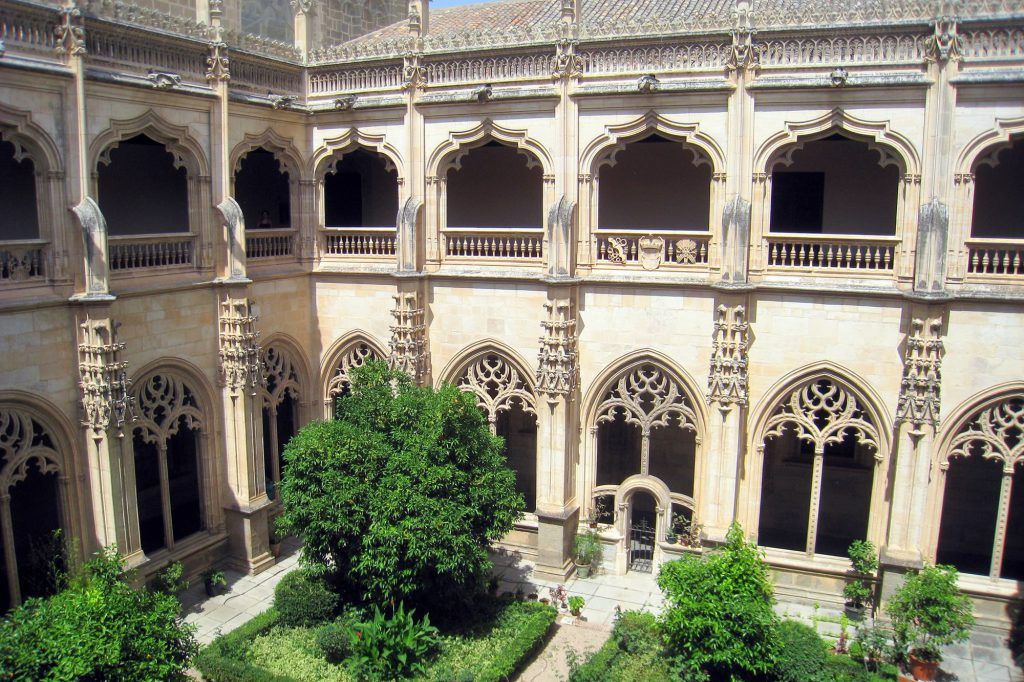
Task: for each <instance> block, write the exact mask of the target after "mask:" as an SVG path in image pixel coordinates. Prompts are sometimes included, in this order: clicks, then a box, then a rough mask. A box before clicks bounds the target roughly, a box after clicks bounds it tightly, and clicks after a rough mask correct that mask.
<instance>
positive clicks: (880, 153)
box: [769, 131, 900, 236]
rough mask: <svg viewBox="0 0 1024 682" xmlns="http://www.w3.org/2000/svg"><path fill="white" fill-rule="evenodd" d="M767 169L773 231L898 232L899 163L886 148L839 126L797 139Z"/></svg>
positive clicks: (834, 233)
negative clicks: (842, 129)
mask: <svg viewBox="0 0 1024 682" xmlns="http://www.w3.org/2000/svg"><path fill="white" fill-rule="evenodd" d="M769 172H770V173H771V218H770V227H769V231H770V232H784V233H807V234H825V235H848V234H849V235H871V236H893V235H895V234H896V219H897V202H898V198H899V187H900V167H899V164H898V163H897V162H896V161H895V160H894V157H892V156H891V155H890V154H889V153H888V152H887V150H885V149H884V148H883V147H879V146H876V145H873V144H868V143H867V142H863V141H860V140H857V139H854V138H852V137H849V136H847V135H846V134H844V132H843V131H836V132H833V133H830V134H828V135H827V136H825V137H821V138H818V139H814V140H809V141H800V142H797V143H796V144H795V145H794V146H793V147H791V148H790V149H789V151H788V152H787V153H785V154H784V155H783V156H781V157H780V158H777V159H776V160H775V161H774V162H773V163H772V164H770V166H769Z"/></svg>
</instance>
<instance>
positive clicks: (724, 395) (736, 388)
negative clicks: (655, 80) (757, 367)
mask: <svg viewBox="0 0 1024 682" xmlns="http://www.w3.org/2000/svg"><path fill="white" fill-rule="evenodd" d="M745 315H746V310H745V309H744V307H743V306H741V305H736V306H727V305H725V304H722V305H719V306H718V310H717V311H716V317H715V328H714V332H713V335H712V338H713V340H712V343H711V371H710V372H709V375H708V402H709V403H712V402H715V403H718V404H719V405H720V406H721V407H723V408H726V407H731V406H733V405H741V406H742V405H746V404H747V362H748V360H747V350H748V348H749V336H750V325H749V323H748V322H747V320H746V317H745Z"/></svg>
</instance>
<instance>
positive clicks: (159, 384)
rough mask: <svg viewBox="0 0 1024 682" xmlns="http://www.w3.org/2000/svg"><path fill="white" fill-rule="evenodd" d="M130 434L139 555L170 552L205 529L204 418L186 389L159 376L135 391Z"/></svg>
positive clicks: (172, 379) (193, 395) (174, 380)
mask: <svg viewBox="0 0 1024 682" xmlns="http://www.w3.org/2000/svg"><path fill="white" fill-rule="evenodd" d="M134 392H135V400H136V404H137V405H138V410H139V419H138V421H137V422H136V425H135V428H134V429H133V430H132V446H133V448H134V451H135V492H136V499H137V502H138V512H139V531H140V540H141V544H142V551H143V552H146V553H150V552H153V551H156V550H159V549H164V548H166V549H168V550H170V549H173V548H174V545H175V543H177V542H179V541H181V540H182V539H184V538H187V537H188V536H190V535H193V534H195V533H198V532H199V531H201V530H203V529H204V528H205V527H206V511H207V510H205V509H204V503H203V495H202V490H203V466H202V454H203V453H202V447H203V438H202V433H203V426H204V416H203V411H202V407H201V406H200V404H199V400H198V397H197V396H196V393H195V391H194V390H193V388H192V387H191V386H189V385H188V383H186V382H185V381H184V380H182V379H181V378H179V377H178V376H176V375H174V374H171V373H168V372H164V371H159V372H156V373H153V374H151V375H150V376H149V377H147V378H146V379H145V380H144V381H141V382H138V383H137V384H136V387H135V390H134Z"/></svg>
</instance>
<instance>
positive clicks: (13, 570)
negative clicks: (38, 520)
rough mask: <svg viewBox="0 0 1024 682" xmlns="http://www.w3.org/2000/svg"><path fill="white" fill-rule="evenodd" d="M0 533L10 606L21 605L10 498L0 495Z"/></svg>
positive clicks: (5, 493) (6, 494) (6, 495)
mask: <svg viewBox="0 0 1024 682" xmlns="http://www.w3.org/2000/svg"><path fill="white" fill-rule="evenodd" d="M0 531H2V532H3V534H4V562H5V564H6V566H7V593H8V594H9V595H10V599H11V604H12V605H15V604H20V603H21V584H20V582H19V580H18V557H17V556H16V555H15V553H14V523H13V521H12V520H11V496H10V494H8V493H7V492H6V491H5V492H4V493H3V494H2V495H0Z"/></svg>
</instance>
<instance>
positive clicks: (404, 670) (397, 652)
mask: <svg viewBox="0 0 1024 682" xmlns="http://www.w3.org/2000/svg"><path fill="white" fill-rule="evenodd" d="M415 612H416V610H415V609H411V610H409V611H406V610H405V605H404V604H399V605H398V608H396V609H395V611H394V613H393V614H392V616H391V617H390V618H388V617H386V616H385V615H384V614H383V613H382V612H381V610H380V609H379V608H377V607H376V606H375V607H374V608H373V617H372V618H371V619H370V620H369V621H367V622H365V623H360V624H358V625H356V626H355V627H354V628H352V630H351V631H350V632H351V638H350V640H349V641H350V645H351V647H350V648H351V656H350V657H349V665H350V666H351V668H352V670H353V671H355V672H356V674H357V675H358V677H359V679H363V680H394V679H402V678H405V677H409V676H412V675H422V674H423V673H424V672H425V671H426V665H425V663H426V660H427V658H428V657H429V656H430V655H431V654H432V653H433V652H434V651H435V650H436V649H437V646H438V644H440V639H439V636H438V635H439V633H438V631H437V628H435V627H434V626H432V625H431V624H430V617H429V616H424V618H423V620H416V617H415Z"/></svg>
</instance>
